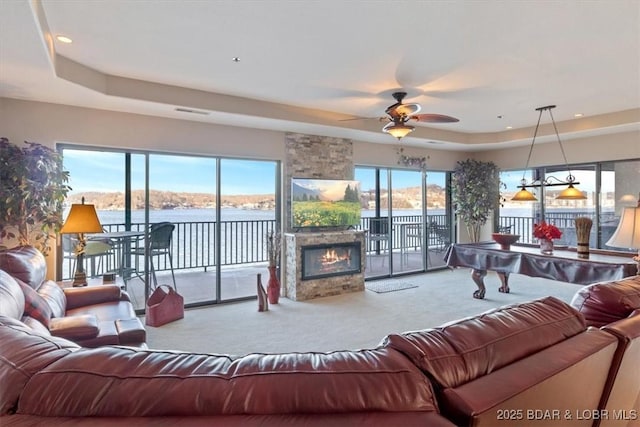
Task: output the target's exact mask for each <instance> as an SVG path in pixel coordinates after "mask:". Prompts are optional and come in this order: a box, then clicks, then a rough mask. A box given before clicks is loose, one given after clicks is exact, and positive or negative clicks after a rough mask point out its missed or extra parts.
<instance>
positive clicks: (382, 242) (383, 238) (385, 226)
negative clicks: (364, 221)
mask: <svg viewBox="0 0 640 427" xmlns="http://www.w3.org/2000/svg"><path fill="white" fill-rule="evenodd" d="M372 242H373V243H374V244H375V246H376V247H375V252H376V253H377V254H379V253H380V252H382V251H384V252H388V250H389V221H388V219H387V218H371V219H369V230H368V231H367V251H368V250H369V249H370V248H371V243H372ZM385 257H386V256H385ZM368 258H369V267H371V256H368ZM382 266H383V267H384V258H382Z"/></svg>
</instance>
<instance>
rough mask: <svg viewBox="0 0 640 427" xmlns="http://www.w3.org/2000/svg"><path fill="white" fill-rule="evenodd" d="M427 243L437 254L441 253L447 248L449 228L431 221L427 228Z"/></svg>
mask: <svg viewBox="0 0 640 427" xmlns="http://www.w3.org/2000/svg"><path fill="white" fill-rule="evenodd" d="M428 232H429V242H430V243H431V247H432V248H433V249H435V250H436V251H437V252H443V251H444V250H445V249H447V247H448V246H449V243H450V241H451V236H450V235H449V227H447V226H446V225H439V224H438V223H436V222H435V221H432V222H431V223H430V224H429V226H428Z"/></svg>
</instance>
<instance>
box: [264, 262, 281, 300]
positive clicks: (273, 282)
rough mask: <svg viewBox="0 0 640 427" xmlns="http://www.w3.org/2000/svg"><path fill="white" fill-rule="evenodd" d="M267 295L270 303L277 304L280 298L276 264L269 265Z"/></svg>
mask: <svg viewBox="0 0 640 427" xmlns="http://www.w3.org/2000/svg"><path fill="white" fill-rule="evenodd" d="M267 295H268V296H269V302H270V303H271V304H277V303H278V301H279V300H280V280H278V275H277V274H276V266H275V265H274V266H269V283H268V284H267Z"/></svg>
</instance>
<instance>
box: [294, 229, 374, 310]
mask: <svg viewBox="0 0 640 427" xmlns="http://www.w3.org/2000/svg"><path fill="white" fill-rule="evenodd" d="M357 241H360V248H361V249H362V252H361V254H360V273H357V274H346V275H342V276H332V277H323V278H320V279H311V280H302V263H301V261H300V260H301V259H302V246H309V245H319V244H325V243H329V244H331V243H351V242H357ZM284 245H285V247H284V254H285V256H284V259H285V262H286V265H285V271H286V276H285V286H286V289H285V291H286V295H287V297H288V298H290V299H292V300H294V301H304V300H308V299H313V298H320V297H328V296H331V295H340V294H344V293H347V292H358V291H364V269H365V261H366V257H365V256H364V248H365V246H364V245H365V241H364V232H363V231H335V232H320V233H286V234H285V235H284Z"/></svg>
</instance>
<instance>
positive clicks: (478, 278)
mask: <svg viewBox="0 0 640 427" xmlns="http://www.w3.org/2000/svg"><path fill="white" fill-rule="evenodd" d="M486 275H487V270H478V269H475V268H474V269H472V270H471V278H472V279H473V282H474V283H475V284H476V286H477V287H478V290H477V291H475V292H474V293H473V297H474V298H476V299H483V298H484V292H485V290H486V288H485V287H484V277H485V276H486Z"/></svg>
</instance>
